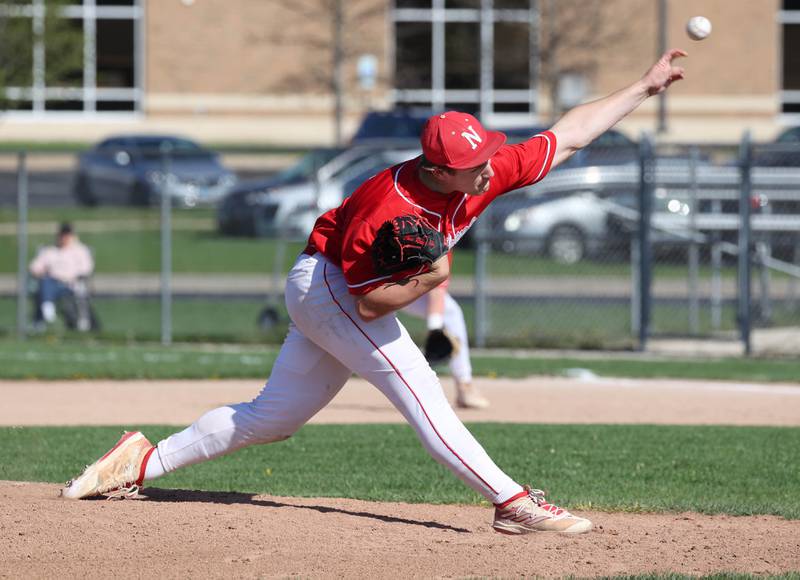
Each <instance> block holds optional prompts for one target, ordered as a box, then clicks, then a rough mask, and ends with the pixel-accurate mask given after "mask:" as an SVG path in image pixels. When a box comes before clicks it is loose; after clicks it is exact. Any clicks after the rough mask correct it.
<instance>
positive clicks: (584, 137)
mask: <svg viewBox="0 0 800 580" xmlns="http://www.w3.org/2000/svg"><path fill="white" fill-rule="evenodd" d="M682 56H688V54H687V53H686V52H684V51H683V50H680V49H675V48H673V49H671V50H668V51H667V52H665V53H664V54H663V55H662V56H661V58H660V59H658V61H657V62H656V63H655V64H654V65H653V66H652V67H650V70H648V71H647V72H646V73H645V74H644V76H642V78H640V79H639V80H638V81H636V82H635V83H633V84H632V85H629V86H627V87H625V88H623V89H620V90H619V91H617V92H615V93H612V94H610V95H608V96H607V97H604V98H602V99H598V100H596V101H592V102H590V103H586V104H583V105H579V106H577V107H575V108H574V109H571V110H569V111H567V113H565V114H564V116H563V117H561V119H559V120H558V121H557V122H556V124H555V125H553V128H552V129H551V130H552V131H553V133H554V134H555V135H556V140H557V143H558V145H557V148H556V154H555V158H554V159H553V167H555V166H556V165H558V164H559V163H562V162H563V161H566V160H567V159H569V157H570V156H571V155H572V154H573V153H575V151H577V150H578V149H581V148H583V147H586V146H587V145H588V144H589V143H591V142H592V141H594V140H595V139H597V137H599V136H600V135H601V134H603V133H604V132H605V131H607V130H608V129H610V128H611V127H613V126H614V125H616V124H617V123H618V122H619V121H621V120H622V119H623V118H624V117H625V116H627V115H628V114H629V113H631V112H632V111H633V110H634V109H636V108H637V107H638V106H639V105H641V104H642V103H643V102H644V101H645V100H646V99H647V98H648V97H650V96H652V95H657V94H659V93H662V92H664V91H665V90H667V88H668V87H669V86H670V85H671V84H672V83H674V82H675V81H677V80H680V79H682V78H683V76H684V70H683V68H682V67H680V66H676V65H675V64H674V63H673V61H674V60H675V59H676V58H679V57H682Z"/></svg>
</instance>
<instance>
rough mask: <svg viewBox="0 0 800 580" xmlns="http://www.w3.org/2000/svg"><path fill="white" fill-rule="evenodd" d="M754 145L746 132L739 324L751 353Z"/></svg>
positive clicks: (742, 153)
mask: <svg viewBox="0 0 800 580" xmlns="http://www.w3.org/2000/svg"><path fill="white" fill-rule="evenodd" d="M752 152H753V151H752V144H751V140H750V132H749V131H746V132H745V133H744V135H743V136H742V142H741V145H740V147H739V168H740V177H741V183H740V188H739V256H738V269H737V274H738V285H739V303H738V316H737V318H738V322H739V334H740V336H741V340H742V343H744V352H745V354H747V355H749V354H750V353H751V350H752V349H751V346H752V345H751V343H750V323H751V319H750V315H751V312H750V277H751V273H750V268H751V262H750V237H751V236H750V234H751V231H750V198H751V196H752V182H751V169H752V167H751V164H752Z"/></svg>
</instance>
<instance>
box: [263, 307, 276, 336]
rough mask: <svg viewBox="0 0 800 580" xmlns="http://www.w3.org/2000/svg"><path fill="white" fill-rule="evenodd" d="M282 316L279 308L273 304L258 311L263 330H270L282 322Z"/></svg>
mask: <svg viewBox="0 0 800 580" xmlns="http://www.w3.org/2000/svg"><path fill="white" fill-rule="evenodd" d="M280 320H281V317H280V314H278V309H277V308H275V307H273V306H265V307H264V308H263V310H261V312H259V313H258V328H259V330H261V331H262V332H269V331H271V330H272V329H273V328H275V326H276V325H277V324H278V323H279V322H280Z"/></svg>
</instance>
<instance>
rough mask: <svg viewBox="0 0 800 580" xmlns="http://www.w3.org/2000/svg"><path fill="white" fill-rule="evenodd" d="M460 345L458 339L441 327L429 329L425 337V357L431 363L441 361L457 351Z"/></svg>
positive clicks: (444, 360)
mask: <svg viewBox="0 0 800 580" xmlns="http://www.w3.org/2000/svg"><path fill="white" fill-rule="evenodd" d="M460 347H461V345H460V344H459V342H458V339H457V338H455V337H454V336H451V335H449V334H448V333H446V332H445V331H444V330H443V329H441V328H438V329H436V330H431V331H429V332H428V336H427V337H426V338H425V358H426V359H428V363H430V364H431V365H435V364H439V363H443V362H446V361H448V360H449V359H450V358H452V357H453V356H454V355H455V354H456V353H458V349H459V348H460Z"/></svg>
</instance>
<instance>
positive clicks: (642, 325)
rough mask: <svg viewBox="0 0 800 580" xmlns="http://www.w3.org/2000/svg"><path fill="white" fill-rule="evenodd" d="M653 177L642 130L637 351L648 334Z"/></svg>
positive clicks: (649, 143)
mask: <svg viewBox="0 0 800 580" xmlns="http://www.w3.org/2000/svg"><path fill="white" fill-rule="evenodd" d="M654 189H655V176H654V175H653V142H652V141H651V139H650V136H649V135H647V134H646V133H643V134H642V138H641V140H640V142H639V228H638V233H639V350H641V351H644V350H646V349H647V338H648V336H649V334H650V312H651V308H652V296H651V287H650V283H651V280H652V266H653V260H652V254H653V251H652V248H651V247H650V215H651V213H652V208H653V193H654Z"/></svg>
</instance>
